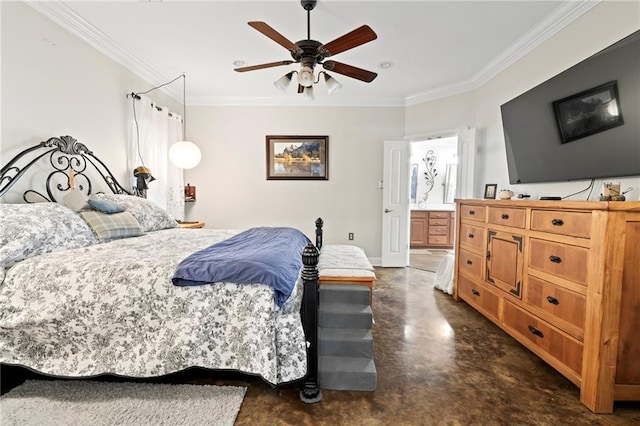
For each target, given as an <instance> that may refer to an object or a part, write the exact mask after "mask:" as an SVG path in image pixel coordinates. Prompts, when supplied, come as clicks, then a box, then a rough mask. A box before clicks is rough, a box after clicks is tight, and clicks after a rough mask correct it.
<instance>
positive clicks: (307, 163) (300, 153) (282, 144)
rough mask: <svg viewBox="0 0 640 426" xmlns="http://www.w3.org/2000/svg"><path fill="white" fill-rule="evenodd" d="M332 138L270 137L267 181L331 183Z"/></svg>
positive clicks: (268, 139) (268, 140) (268, 136)
mask: <svg viewBox="0 0 640 426" xmlns="http://www.w3.org/2000/svg"><path fill="white" fill-rule="evenodd" d="M328 161H329V136H273V135H267V180H283V179H289V180H328V179H329V163H328Z"/></svg>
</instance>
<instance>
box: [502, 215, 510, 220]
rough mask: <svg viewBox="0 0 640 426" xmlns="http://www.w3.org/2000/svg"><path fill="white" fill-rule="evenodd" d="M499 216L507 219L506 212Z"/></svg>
mask: <svg viewBox="0 0 640 426" xmlns="http://www.w3.org/2000/svg"><path fill="white" fill-rule="evenodd" d="M500 217H501V218H503V219H504V220H507V219H509V215H508V214H506V213H502V216H500Z"/></svg>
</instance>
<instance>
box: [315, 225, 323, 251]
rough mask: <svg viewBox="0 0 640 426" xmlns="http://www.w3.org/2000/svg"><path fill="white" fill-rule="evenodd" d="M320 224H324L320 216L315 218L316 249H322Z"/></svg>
mask: <svg viewBox="0 0 640 426" xmlns="http://www.w3.org/2000/svg"><path fill="white" fill-rule="evenodd" d="M322 225H324V221H323V220H322V218H320V217H319V218H317V219H316V248H317V249H318V250H322V232H323V231H322Z"/></svg>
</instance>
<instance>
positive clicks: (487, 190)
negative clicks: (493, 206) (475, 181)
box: [484, 183, 498, 200]
mask: <svg viewBox="0 0 640 426" xmlns="http://www.w3.org/2000/svg"><path fill="white" fill-rule="evenodd" d="M497 190H498V184H497V183H488V184H486V185H485V186H484V198H485V199H488V200H495V199H496V192H497Z"/></svg>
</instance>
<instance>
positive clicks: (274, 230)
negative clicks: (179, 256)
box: [172, 227, 309, 306]
mask: <svg viewBox="0 0 640 426" xmlns="http://www.w3.org/2000/svg"><path fill="white" fill-rule="evenodd" d="M308 243H309V239H308V238H307V237H306V235H304V234H303V233H302V232H300V231H298V230H297V229H293V228H284V227H260V228H251V229H248V230H247V231H244V232H241V233H240V234H237V235H234V236H233V237H231V238H228V239H226V240H224V241H221V242H219V243H217V244H214V245H212V246H209V247H207V248H205V249H202V250H200V251H197V252H195V253H193V254H191V255H189V256H188V257H187V258H185V259H184V260H183V261H182V262H180V264H178V266H177V267H176V270H175V272H174V274H173V279H172V281H173V284H174V285H177V286H191V285H202V284H210V283H217V282H230V283H238V284H256V283H258V284H266V285H269V286H270V287H271V288H273V290H274V297H275V302H276V304H277V305H278V306H282V305H283V304H284V302H286V300H287V299H288V298H289V296H290V295H291V292H292V291H293V288H294V286H295V284H296V280H297V279H298V275H299V273H300V269H301V268H302V257H301V255H302V250H303V249H304V248H305V247H306V245H307V244H308Z"/></svg>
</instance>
